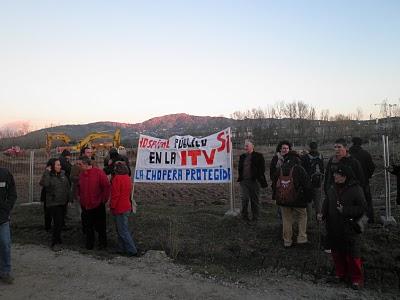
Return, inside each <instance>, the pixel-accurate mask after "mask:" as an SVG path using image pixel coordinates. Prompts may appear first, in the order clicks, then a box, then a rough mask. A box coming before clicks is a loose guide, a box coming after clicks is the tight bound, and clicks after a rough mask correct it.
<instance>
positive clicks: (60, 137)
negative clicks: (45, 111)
mask: <svg viewBox="0 0 400 300" xmlns="http://www.w3.org/2000/svg"><path fill="white" fill-rule="evenodd" d="M53 140H56V141H62V142H64V143H65V144H69V143H70V142H71V138H70V137H69V136H68V135H66V134H65V133H63V132H47V133H46V152H47V153H50V150H51V144H52V142H53Z"/></svg>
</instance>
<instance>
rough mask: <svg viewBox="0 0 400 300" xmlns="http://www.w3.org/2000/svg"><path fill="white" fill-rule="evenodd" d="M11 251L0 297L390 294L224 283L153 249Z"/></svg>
mask: <svg viewBox="0 0 400 300" xmlns="http://www.w3.org/2000/svg"><path fill="white" fill-rule="evenodd" d="M12 250H13V265H14V266H13V267H14V275H15V278H16V279H15V283H14V284H13V285H5V284H0V287H1V288H0V298H1V299H15V300H17V299H319V298H323V299H339V298H340V299H382V296H385V295H382V294H379V293H377V292H375V291H352V290H349V289H348V288H346V287H342V286H340V287H333V286H328V285H324V284H313V283H311V282H308V281H304V280H298V279H295V278H290V277H287V276H279V275H274V276H270V275H269V274H264V275H262V276H258V277H254V276H253V277H252V276H243V277H242V279H241V280H240V281H236V282H232V281H230V282H229V281H224V280H221V279H217V278H216V277H213V276H201V275H199V274H196V273H193V272H192V271H191V270H190V268H187V267H184V266H181V265H178V264H174V263H173V262H172V261H171V259H170V258H168V257H167V256H166V255H165V254H164V252H161V251H148V252H147V253H146V254H145V255H144V256H142V257H139V258H126V257H113V258H108V259H104V258H99V257H94V256H92V255H84V254H82V253H79V252H77V251H71V250H67V249H63V250H61V251H59V252H53V251H51V250H50V249H49V248H48V247H44V246H38V245H20V244H19V245H14V247H13V249H12ZM248 282H251V284H247V283H248ZM387 296H389V295H387ZM392 296H393V298H394V295H392ZM385 298H386V297H385Z"/></svg>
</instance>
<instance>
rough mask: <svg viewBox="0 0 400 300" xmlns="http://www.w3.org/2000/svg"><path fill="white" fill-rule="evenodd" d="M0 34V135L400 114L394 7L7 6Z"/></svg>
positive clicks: (398, 7) (397, 12)
mask: <svg viewBox="0 0 400 300" xmlns="http://www.w3.org/2000/svg"><path fill="white" fill-rule="evenodd" d="M0 25H1V26H0V28H1V29H0V38H1V39H2V47H1V48H0V65H1V68H0V81H1V82H2V84H1V85H0V102H1V104H2V110H1V112H0V128H2V127H4V126H5V125H6V124H10V123H13V122H29V123H30V124H31V127H32V128H44V127H45V126H46V125H51V124H87V123H93V122H98V121H99V120H112V121H110V122H120V123H130V124H134V123H140V122H143V121H145V120H148V119H151V118H154V117H158V116H163V115H169V114H174V113H176V112H177V111H184V112H185V113H188V114H190V115H198V116H224V117H230V115H231V114H233V113H234V112H236V111H245V110H247V109H252V108H262V109H266V108H268V107H270V106H273V105H275V104H276V103H278V102H281V101H284V102H286V103H289V102H293V101H302V102H304V103H306V104H308V105H310V106H312V107H314V108H316V109H317V111H318V112H317V116H319V112H320V111H322V110H329V112H330V115H331V116H333V115H336V114H344V115H348V114H354V113H356V111H357V110H358V109H359V108H360V109H361V110H362V113H363V119H370V118H371V117H372V118H377V117H378V116H379V115H380V108H379V105H377V104H381V103H382V102H383V101H387V103H388V104H397V105H398V107H399V106H400V102H399V101H400V57H399V55H398V53H400V39H398V36H399V34H400V32H399V31H400V30H399V29H400V2H398V1H395V0H392V1H391V0H387V1H385V2H382V3H377V2H375V1H359V0H355V1H344V0H342V1H335V2H334V3H325V2H319V1H298V2H297V1H296V2H293V1H279V2H275V1H251V2H247V1H240V0H237V1H233V2H232V1H224V0H223V1H218V2H215V1H203V2H201V3H197V2H193V3H192V2H182V1H168V2H167V3H166V2H163V1H155V2H153V3H142V2H139V1H116V2H113V3H112V4H111V3H109V2H107V1H85V2H80V1H58V2H57V3H52V2H49V1H35V2H32V1H18V2H16V1H2V4H1V10H0ZM398 107H397V108H398ZM370 115H372V116H370ZM21 120H22V121H21Z"/></svg>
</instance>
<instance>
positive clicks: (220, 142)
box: [133, 128, 232, 183]
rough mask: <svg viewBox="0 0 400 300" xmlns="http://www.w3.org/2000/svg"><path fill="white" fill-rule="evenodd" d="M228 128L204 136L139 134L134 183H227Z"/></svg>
mask: <svg viewBox="0 0 400 300" xmlns="http://www.w3.org/2000/svg"><path fill="white" fill-rule="evenodd" d="M231 156H232V149H231V131H230V128H227V129H224V130H222V131H220V132H217V133H215V134H213V135H210V136H207V137H202V138H198V137H193V136H190V135H186V136H177V135H176V136H172V137H171V138H169V139H160V138H155V137H151V136H147V135H140V137H139V143H138V152H137V157H136V168H135V173H134V176H133V180H134V181H135V182H158V183H161V182H164V183H229V182H231V179H232V157H231Z"/></svg>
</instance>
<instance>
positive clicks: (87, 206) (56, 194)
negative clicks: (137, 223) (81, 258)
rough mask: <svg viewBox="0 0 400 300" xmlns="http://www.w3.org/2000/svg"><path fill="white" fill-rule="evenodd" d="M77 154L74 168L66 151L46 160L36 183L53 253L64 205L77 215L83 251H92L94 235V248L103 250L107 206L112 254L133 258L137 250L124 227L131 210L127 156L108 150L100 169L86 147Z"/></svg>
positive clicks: (105, 246)
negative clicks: (111, 223)
mask: <svg viewBox="0 0 400 300" xmlns="http://www.w3.org/2000/svg"><path fill="white" fill-rule="evenodd" d="M80 154H81V155H80V157H79V158H78V159H77V160H76V162H75V164H74V165H72V164H71V162H70V157H71V153H70V152H69V151H68V150H64V151H63V152H62V153H61V156H60V157H59V158H52V159H50V160H49V161H48V163H47V166H46V170H45V171H44V173H43V175H42V178H41V180H40V185H41V186H42V201H43V202H44V205H43V206H44V211H45V214H44V215H45V229H46V230H50V228H52V240H51V248H52V249H53V250H55V251H58V250H60V247H61V244H62V239H61V233H62V229H63V227H64V226H65V218H66V216H67V207H68V203H71V202H72V203H74V205H75V208H76V210H78V211H79V212H80V217H81V223H82V232H83V234H84V235H85V236H86V245H85V247H86V249H88V250H92V249H93V248H94V246H95V233H96V232H97V234H98V248H99V249H106V248H107V231H106V228H107V226H106V225H107V224H106V205H108V206H109V208H110V211H111V213H112V215H113V216H114V220H115V225H116V230H117V236H118V249H116V252H118V253H120V254H124V255H127V256H135V255H137V248H136V245H135V242H134V240H133V238H132V235H131V233H130V230H129V227H128V217H129V214H130V213H131V211H132V204H131V193H132V190H133V184H132V180H131V178H130V174H131V170H130V167H129V161H128V159H127V157H126V156H122V155H119V154H118V151H117V150H116V149H115V148H112V149H111V150H110V151H109V156H108V157H107V159H106V160H105V161H104V168H103V169H100V168H99V167H98V166H97V164H96V161H95V160H94V158H93V156H92V149H91V148H90V147H84V148H83V149H82V150H81V153H80Z"/></svg>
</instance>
